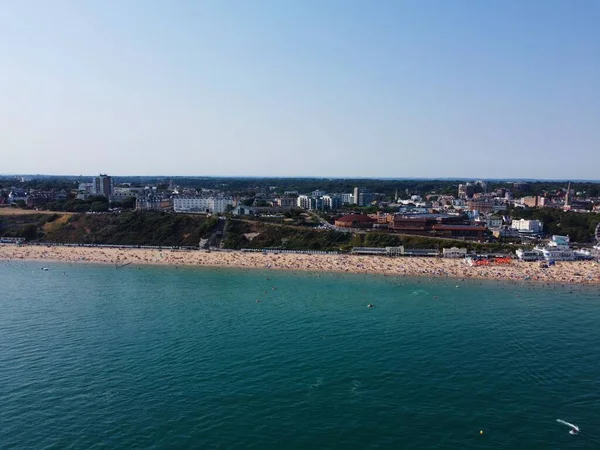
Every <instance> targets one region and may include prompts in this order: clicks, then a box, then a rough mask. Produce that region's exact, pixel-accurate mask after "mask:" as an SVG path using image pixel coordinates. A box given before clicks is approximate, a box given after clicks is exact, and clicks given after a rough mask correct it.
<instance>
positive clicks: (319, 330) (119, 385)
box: [0, 262, 600, 450]
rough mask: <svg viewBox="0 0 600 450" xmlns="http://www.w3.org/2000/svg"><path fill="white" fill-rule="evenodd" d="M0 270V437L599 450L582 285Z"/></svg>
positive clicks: (594, 359)
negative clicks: (571, 428) (574, 427)
mask: <svg viewBox="0 0 600 450" xmlns="http://www.w3.org/2000/svg"><path fill="white" fill-rule="evenodd" d="M42 267H46V268H48V269H49V270H47V271H45V270H41V268H42ZM0 279H1V280H2V294H1V295H0V311H2V314H0V349H1V351H0V404H1V405H2V408H0V429H1V430H2V438H1V445H2V446H3V447H8V448H11V447H17V448H43V447H55V448H67V447H71V448H105V447H107V446H108V447H119V448H125V447H128V448H147V447H154V448H163V447H169V448H179V447H181V448H186V447H187V448H203V449H205V448H240V449H242V448H243V449H260V450H265V449H282V448H330V449H365V448H386V449H387V448H398V449H400V448H401V449H424V448H437V449H470V448H477V449H502V448H505V449H515V448H582V449H583V448H600V431H599V429H598V420H597V419H598V417H600V377H599V374H600V358H598V356H597V349H598V346H599V344H600V326H599V325H600V295H599V291H598V289H597V288H595V287H579V286H575V287H568V286H539V285H532V284H529V285H518V284H514V283H513V284H508V283H499V282H485V281H479V282H469V283H468V282H462V281H456V280H429V279H426V278H423V279H415V278H411V279H408V278H398V277H377V276H364V275H340V274H311V273H292V272H273V271H262V270H256V271H244V270H225V269H196V268H174V267H141V268H138V267H133V266H129V267H127V268H124V269H120V270H116V269H115V267H114V266H92V265H83V264H80V265H63V264H44V265H42V263H23V262H1V263H0ZM368 303H373V304H374V308H372V309H369V308H367V304H368ZM556 419H564V420H566V421H568V422H571V423H574V424H576V425H578V426H579V427H580V428H581V433H580V434H578V435H576V436H573V435H570V434H569V433H568V431H569V428H568V427H567V426H565V425H562V424H560V423H558V422H557V421H556ZM480 431H483V434H480Z"/></svg>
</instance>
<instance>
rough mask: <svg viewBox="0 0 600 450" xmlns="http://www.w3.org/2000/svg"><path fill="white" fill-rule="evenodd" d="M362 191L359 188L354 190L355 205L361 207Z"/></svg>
mask: <svg viewBox="0 0 600 450" xmlns="http://www.w3.org/2000/svg"><path fill="white" fill-rule="evenodd" d="M359 202H360V189H358V187H355V188H354V204H356V205H360V203H359Z"/></svg>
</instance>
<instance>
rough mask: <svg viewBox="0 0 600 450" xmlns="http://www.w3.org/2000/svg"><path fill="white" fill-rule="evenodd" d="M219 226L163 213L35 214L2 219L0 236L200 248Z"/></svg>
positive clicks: (211, 220)
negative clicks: (203, 240)
mask: <svg viewBox="0 0 600 450" xmlns="http://www.w3.org/2000/svg"><path fill="white" fill-rule="evenodd" d="M216 224H217V219H216V218H212V217H209V218H207V217H203V216H191V215H179V214H168V213H160V212H143V213H142V212H125V213H121V214H60V213H57V214H54V215H40V214H32V215H20V216H10V217H7V216H4V217H1V218H0V236H19V237H26V238H27V239H29V240H41V241H44V242H60V243H81V244H117V245H125V244H127V245H164V246H173V245H190V246H197V245H198V242H199V241H200V239H201V238H207V237H208V236H210V235H211V233H212V231H213V229H214V228H215V226H216Z"/></svg>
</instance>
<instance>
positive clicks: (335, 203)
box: [323, 195, 342, 209]
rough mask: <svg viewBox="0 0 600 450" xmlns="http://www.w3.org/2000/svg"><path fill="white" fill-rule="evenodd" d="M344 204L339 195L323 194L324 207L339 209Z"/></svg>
mask: <svg viewBox="0 0 600 450" xmlns="http://www.w3.org/2000/svg"><path fill="white" fill-rule="evenodd" d="M341 206H342V202H341V200H340V197H338V196H337V195H324V196H323V209H339V208H340V207H341Z"/></svg>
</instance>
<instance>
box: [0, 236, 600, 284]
mask: <svg viewBox="0 0 600 450" xmlns="http://www.w3.org/2000/svg"><path fill="white" fill-rule="evenodd" d="M0 260H9V261H49V262H62V263H93V264H111V265H123V264H127V265H134V266H135V265H155V266H189V267H216V268H219V267H229V268H240V269H272V270H292V271H293V270H297V271H307V272H331V273H357V274H372V275H394V276H408V277H426V278H457V279H489V280H501V281H519V282H542V283H559V284H592V285H594V284H600V265H599V264H598V263H597V262H595V261H566V262H558V263H557V264H556V265H555V266H553V267H551V268H541V267H539V265H538V264H536V263H533V262H521V261H516V260H515V261H513V262H512V263H511V264H509V265H498V266H480V267H471V266H469V265H467V264H466V263H465V261H464V260H463V259H442V258H424V257H397V258H387V257H381V256H364V255H345V254H339V255H306V254H293V253H266V254H263V253H262V252H242V251H226V252H219V251H212V252H210V253H209V252H206V251H202V250H183V251H182V250H171V249H163V250H158V249H135V248H127V249H122V248H105V247H62V246H50V247H48V246H27V245H25V246H17V245H11V244H6V245H1V246H0Z"/></svg>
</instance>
